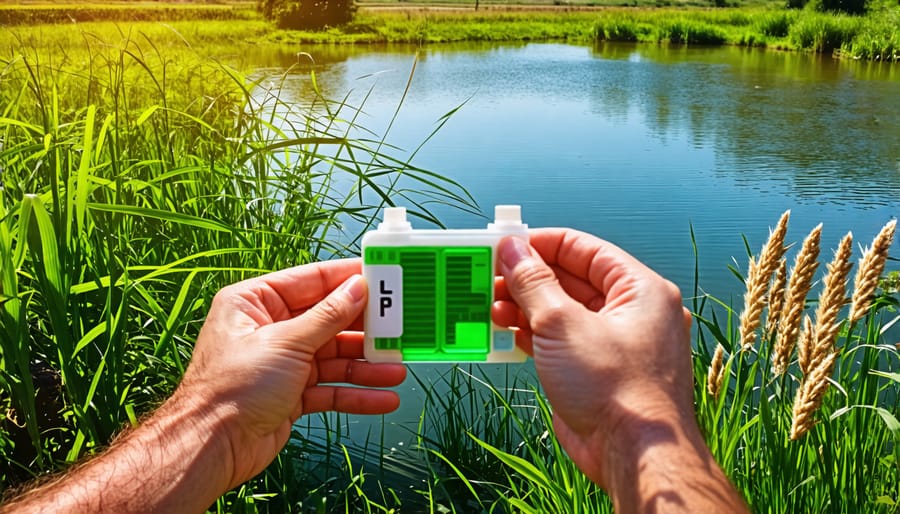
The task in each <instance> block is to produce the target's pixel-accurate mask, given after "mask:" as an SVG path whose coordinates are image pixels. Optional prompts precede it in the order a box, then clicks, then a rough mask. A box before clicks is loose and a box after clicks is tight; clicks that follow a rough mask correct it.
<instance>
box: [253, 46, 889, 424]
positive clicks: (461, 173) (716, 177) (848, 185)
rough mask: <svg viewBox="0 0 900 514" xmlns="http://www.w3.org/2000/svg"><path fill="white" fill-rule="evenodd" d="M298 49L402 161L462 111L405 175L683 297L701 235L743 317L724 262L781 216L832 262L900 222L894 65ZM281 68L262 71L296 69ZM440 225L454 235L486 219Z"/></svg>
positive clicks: (753, 53)
mask: <svg viewBox="0 0 900 514" xmlns="http://www.w3.org/2000/svg"><path fill="white" fill-rule="evenodd" d="M303 50H304V51H306V52H309V53H310V54H311V55H312V56H313V58H314V59H315V60H316V62H317V65H316V70H317V71H316V76H317V80H318V83H319V86H320V87H321V89H322V90H323V91H324V92H325V94H326V95H327V96H330V97H340V96H343V95H344V94H347V92H350V95H349V101H350V103H351V104H356V105H359V104H362V103H364V106H363V110H364V115H363V116H362V118H361V119H360V123H361V124H362V125H364V126H365V127H367V128H369V129H371V130H373V131H375V132H377V133H383V132H384V131H385V130H386V129H387V128H388V127H389V126H390V127H391V129H390V133H389V134H388V136H387V141H388V142H390V143H391V144H393V145H397V146H399V147H401V148H403V149H406V150H407V151H412V150H414V149H415V148H416V147H417V146H418V145H419V144H420V143H422V142H423V140H425V138H426V137H427V136H428V135H429V134H430V133H431V132H432V131H433V130H434V129H435V128H436V124H437V123H438V122H439V120H440V118H441V117H442V116H443V115H444V114H445V113H447V112H449V111H451V110H453V109H455V108H456V107H460V109H459V110H458V111H457V112H455V113H454V114H453V115H452V116H451V117H450V118H449V120H448V121H447V123H446V124H445V125H444V126H443V127H442V128H441V129H440V130H439V131H438V132H437V134H436V135H435V136H434V137H433V138H432V139H431V140H429V141H428V142H427V143H426V144H425V145H424V146H423V147H422V148H421V150H419V151H418V153H417V154H416V156H415V159H414V161H413V162H414V163H415V164H417V165H419V166H421V167H424V168H426V169H430V170H433V171H436V172H439V173H441V174H444V175H446V176H449V177H452V178H453V179H455V180H457V181H459V182H460V183H461V184H462V185H464V186H465V187H466V188H467V189H468V191H469V192H470V193H471V194H472V196H473V197H474V198H475V199H476V200H477V201H478V203H479V205H480V206H481V207H482V209H483V211H484V212H485V213H486V214H487V215H490V214H491V212H492V207H493V205H495V204H499V203H514V204H520V205H522V211H523V217H524V220H525V222H526V223H528V224H530V225H531V226H533V227H545V226H568V227H574V228H578V229H581V230H584V231H587V232H590V233H593V234H596V235H598V236H600V237H602V238H604V239H607V240H609V241H611V242H613V243H615V244H617V245H619V246H621V247H622V248H624V249H625V250H627V251H629V252H631V253H632V254H634V255H635V256H637V257H638V258H639V259H641V260H643V261H644V262H646V263H647V264H649V265H650V266H651V267H653V268H654V269H656V270H657V271H658V272H659V273H661V274H662V275H664V276H666V277H668V278H670V279H671V280H673V281H674V282H676V283H677V284H678V285H679V286H680V287H681V290H682V292H683V294H684V295H685V297H689V296H690V295H692V294H693V291H694V262H695V261H694V259H695V255H694V251H693V249H692V241H691V227H693V231H694V233H695V235H696V242H697V247H698V249H699V274H700V287H701V289H702V291H704V292H707V293H709V294H711V295H713V296H716V297H718V298H721V299H722V300H724V301H725V302H726V303H732V304H734V305H735V306H736V308H737V307H738V306H739V302H740V297H741V295H742V289H741V284H740V282H739V281H738V280H737V279H736V278H735V277H734V275H733V274H732V273H731V272H730V271H729V270H728V265H729V264H733V265H735V266H736V267H738V268H739V269H741V270H742V271H743V270H744V269H745V268H746V262H747V258H746V251H745V247H744V241H743V239H742V235H744V236H746V238H747V241H748V242H749V245H750V247H751V248H752V249H753V251H754V252H756V251H758V249H759V247H760V246H761V244H762V243H763V241H764V240H765V238H766V237H767V235H768V231H769V227H770V226H772V225H773V224H774V223H775V222H776V221H777V219H778V217H779V215H780V214H781V213H782V212H783V211H785V210H787V209H790V210H791V212H792V215H791V225H790V230H789V232H788V237H787V239H788V241H790V242H799V241H801V240H802V239H803V237H804V236H805V235H806V233H807V232H808V231H809V230H810V229H811V228H812V227H813V226H815V225H816V224H818V223H819V222H823V223H824V228H823V233H822V242H823V247H824V248H825V249H826V250H824V251H823V259H830V258H831V249H833V248H834V247H836V245H837V243H838V241H839V239H840V238H841V236H842V235H843V234H844V233H846V232H847V231H850V230H852V231H853V233H854V236H855V237H856V243H857V246H860V245H862V246H867V245H869V244H870V242H871V240H872V238H873V237H874V235H875V234H876V233H877V232H878V230H879V229H880V228H881V227H882V226H883V225H884V224H885V223H886V222H888V221H889V220H891V219H893V218H896V217H897V215H898V214H900V109H898V107H900V68H898V67H897V66H891V65H884V64H880V63H861V62H847V61H837V60H834V59H831V58H825V57H821V56H815V55H805V54H796V53H780V52H776V51H763V50H754V49H741V48H730V47H725V48H684V47H677V46H671V47H667V46H655V45H646V46H636V45H627V44H603V45H600V46H596V47H586V46H571V45H565V44H525V45H512V46H511V45H485V44H482V45H460V46H457V45H453V46H436V47H428V48H427V49H424V50H420V51H419V52H418V58H416V49H415V48H411V47H405V46H401V47H395V46H392V47H378V48H366V49H363V50H360V49H358V48H357V49H340V48H334V47H330V48H328V49H327V50H319V51H317V50H316V49H315V47H312V48H304V49H303ZM271 58H272V57H271V56H268V59H271ZM305 58H306V57H305V56H301V57H300V59H301V60H302V59H305ZM281 59H282V61H280V62H279V64H278V65H276V67H275V68H268V69H267V70H266V72H267V73H268V72H278V73H280V72H281V70H282V69H283V68H279V67H278V66H287V65H289V64H290V63H291V62H292V61H293V62H296V60H297V59H298V58H297V57H296V56H294V55H287V56H281ZM271 63H272V61H270V60H266V64H265V65H266V66H271ZM414 65H415V72H414V73H413V74H412V76H411V78H410V74H411V70H412V68H413V66H414ZM407 83H409V88H408V91H407V92H406V95H405V98H404V97H403V95H404V90H405V89H406V88H407ZM310 87H311V85H310V80H309V74H308V73H307V72H302V73H298V74H296V75H290V76H289V77H288V78H287V82H286V84H285V88H286V90H288V91H291V92H292V94H297V95H300V97H302V95H303V94H307V93H308V92H309V90H310ZM366 95H368V97H367V98H366ZM401 98H403V101H402V105H401V106H400V109H399V113H397V115H396V119H395V120H394V121H393V124H391V119H392V117H393V116H394V115H395V111H397V108H398V104H399V103H400V101H401ZM401 155H402V153H401ZM436 212H437V213H438V214H439V216H440V218H441V219H442V220H443V221H444V222H445V223H446V225H447V226H449V227H453V228H468V227H483V226H484V224H485V223H486V220H485V219H480V218H478V217H476V216H473V215H472V214H467V213H462V212H459V211H456V210H453V209H450V208H444V207H441V206H436ZM418 226H420V227H423V226H424V225H423V224H419V225H418ZM892 254H893V255H894V256H900V241H895V243H894V247H893V251H892ZM858 256H859V250H857V255H856V257H858ZM893 267H894V268H897V267H898V266H896V264H895V265H894V266H893ZM816 290H817V289H816ZM419 369H420V368H416V370H417V372H418V371H419ZM422 369H424V368H422ZM404 387H407V388H410V389H411V388H412V387H413V386H412V385H411V381H408V382H407V385H406V386H404ZM420 409H421V404H420V402H417V401H414V400H413V401H407V402H405V404H404V406H403V407H402V408H401V412H400V413H399V414H397V415H395V416H391V417H388V421H391V422H393V421H396V422H402V423H414V422H415V420H416V418H417V416H418V414H419V410H420ZM398 434H399V433H398ZM398 437H399V435H398Z"/></svg>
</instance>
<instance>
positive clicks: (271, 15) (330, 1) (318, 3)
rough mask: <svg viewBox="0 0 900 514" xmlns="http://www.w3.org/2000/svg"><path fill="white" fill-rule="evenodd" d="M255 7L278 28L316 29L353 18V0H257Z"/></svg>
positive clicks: (354, 8) (341, 23)
mask: <svg viewBox="0 0 900 514" xmlns="http://www.w3.org/2000/svg"><path fill="white" fill-rule="evenodd" d="M257 8H258V9H259V11H260V12H261V13H262V14H263V16H265V18H266V19H267V20H271V21H274V22H275V23H276V24H277V25H278V27H279V28H283V29H301V30H316V29H323V28H327V27H334V26H337V25H343V24H345V23H347V22H349V21H350V20H351V19H352V18H353V13H354V12H355V10H356V6H355V5H354V3H353V0H258V2H257Z"/></svg>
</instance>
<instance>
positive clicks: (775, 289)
mask: <svg viewBox="0 0 900 514" xmlns="http://www.w3.org/2000/svg"><path fill="white" fill-rule="evenodd" d="M786 288H787V260H786V259H781V262H780V263H779V264H778V268H777V269H776V270H775V278H774V279H772V287H770V288H769V309H768V312H769V314H768V316H767V317H766V334H767V335H768V337H769V338H770V339H771V337H772V335H774V334H775V333H776V331H777V330H778V319H779V318H780V316H781V307H782V306H783V305H784V293H785V289H786Z"/></svg>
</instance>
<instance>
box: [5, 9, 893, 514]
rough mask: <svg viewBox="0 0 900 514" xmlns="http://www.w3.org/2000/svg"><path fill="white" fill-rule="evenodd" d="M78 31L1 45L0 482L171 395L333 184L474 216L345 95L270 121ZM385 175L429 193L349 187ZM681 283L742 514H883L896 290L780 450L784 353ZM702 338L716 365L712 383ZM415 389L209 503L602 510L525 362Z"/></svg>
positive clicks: (165, 51)
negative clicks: (204, 342) (363, 133)
mask: <svg viewBox="0 0 900 514" xmlns="http://www.w3.org/2000/svg"><path fill="white" fill-rule="evenodd" d="M783 25H784V24H783V23H781V22H777V21H776V22H773V23H772V25H771V28H770V29H769V30H771V31H773V32H779V33H781V32H783ZM83 37H84V41H85V43H83V44H82V45H71V44H70V45H67V46H61V45H59V44H52V45H50V46H49V47H48V48H42V49H37V48H34V47H32V48H28V45H29V43H27V42H24V40H23V43H22V47H21V48H18V50H17V52H16V53H17V54H18V55H2V56H0V70H2V71H0V85H2V87H0V100H2V102H0V105H2V106H3V107H2V109H3V111H2V115H0V140H2V142H3V146H2V147H0V163H2V167H3V183H2V190H0V291H2V298H0V333H2V334H3V338H2V339H0V341H2V347H0V349H2V359H0V391H2V392H0V409H2V410H0V412H3V413H4V418H3V419H2V420H0V427H2V435H0V455H2V457H3V458H2V459H0V462H2V463H4V464H5V465H4V467H3V468H0V479H2V482H3V484H4V486H6V485H9V484H11V483H15V482H18V481H20V480H23V479H25V478H27V477H28V476H30V475H31V474H36V473H43V472H45V471H50V470H53V469H58V468H60V467H63V466H65V464H66V463H67V462H69V461H71V460H74V459H75V458H77V457H78V456H81V455H83V454H85V453H90V452H93V451H94V450H96V449H98V448H100V447H102V446H103V445H105V444H106V442H107V441H108V440H109V438H110V437H111V436H112V435H113V434H114V433H115V432H116V431H117V430H118V429H119V427H120V426H121V425H122V424H124V423H128V422H134V420H135V419H136V417H137V415H138V414H139V413H140V412H142V411H144V410H147V409H149V408H150V407H152V405H153V404H154V402H156V401H158V399H159V398H161V397H162V396H164V395H165V394H166V393H167V392H168V391H170V390H171V388H172V387H173V386H174V384H175V383H176V382H177V381H178V379H179V377H180V375H181V373H182V372H183V370H184V366H185V365H186V362H187V360H188V358H189V354H190V348H191V345H192V342H193V341H194V338H195V337H196V332H197V329H198V328H199V320H200V319H201V318H202V316H203V314H204V312H205V311H206V309H207V308H208V306H209V301H210V299H211V296H212V294H213V292H214V291H215V290H216V289H217V288H218V287H219V286H221V285H222V284H225V283H228V282H231V281H234V280H237V279H239V278H241V277H243V276H247V275H251V274H257V273H260V272H262V271H265V270H268V269H275V268H282V267H286V266H289V265H292V264H296V263H300V262H307V261H309V260H313V259H316V258H319V257H321V256H325V255H331V254H335V253H341V252H344V251H348V250H349V249H345V248H336V247H334V246H333V243H332V242H333V241H334V240H335V239H336V238H335V234H336V232H335V231H336V230H338V229H339V228H338V227H339V222H340V218H341V217H342V216H351V217H356V218H359V219H363V220H365V219H368V217H369V216H371V215H372V214H374V209H373V206H366V205H357V204H355V203H354V202H353V199H354V198H355V195H352V193H353V192H354V191H350V193H351V194H349V195H348V192H347V191H340V190H337V189H335V188H333V187H331V186H332V184H333V180H335V179H337V178H338V177H342V176H343V177H349V178H350V179H351V181H352V182H355V183H356V184H357V187H360V188H369V190H370V191H371V192H374V193H375V195H374V196H375V197H379V196H381V197H392V198H396V199H397V201H398V202H401V203H404V204H406V205H411V203H412V202H420V203H421V204H422V205H421V209H419V210H420V211H421V212H422V214H423V215H424V216H427V204H425V203H423V202H428V201H441V202H447V203H451V204H453V205H456V206H460V207H462V208H470V207H471V205H470V203H469V200H468V198H467V196H466V194H465V192H464V191H463V190H462V189H461V188H459V187H458V186H457V185H456V184H454V183H452V182H449V181H446V180H443V179H441V178H440V177H437V176H434V175H431V174H427V173H426V172H425V171H424V170H418V169H417V168H415V167H414V166H412V165H410V164H409V163H407V162H405V161H404V160H403V159H398V158H395V157H392V156H390V155H385V154H384V153H381V152H379V151H375V150H373V149H372V148H373V146H375V145H377V143H378V141H375V142H368V143H367V142H363V141H359V140H355V139H353V137H352V134H351V133H350V124H353V123H354V120H355V115H356V113H357V111H356V110H355V109H353V108H351V107H350V106H347V105H345V104H342V103H329V102H326V101H325V99H324V98H321V96H316V97H315V98H314V100H315V102H314V107H316V108H313V109H312V110H309V111H303V112H299V113H298V112H296V111H293V115H296V116H295V117H294V116H293V115H292V116H291V117H288V116H284V115H276V114H274V113H276V112H285V111H288V112H290V111H291V109H295V107H294V106H292V105H289V104H288V103H287V102H286V101H285V100H284V99H282V98H280V97H279V96H278V93H277V89H272V90H270V91H269V92H268V93H271V94H261V92H260V89H261V88H263V85H262V84H255V83H251V82H249V81H248V80H247V79H246V78H245V77H243V76H241V75H240V74H239V73H237V72H235V71H233V70H230V69H228V68H226V67H224V66H221V65H218V64H214V63H211V62H210V61H208V60H205V59H202V58H198V57H197V55H196V53H195V52H194V51H192V50H190V49H188V48H187V47H186V46H185V45H184V44H183V43H181V44H175V43H174V42H173V41H176V40H177V38H175V39H174V40H173V41H168V42H165V43H163V41H161V40H159V39H154V38H153V37H148V38H146V39H135V38H127V37H125V38H124V41H123V42H122V43H121V44H120V43H115V41H116V40H118V39H120V38H122V36H121V35H120V34H118V33H116V32H113V33H110V34H107V35H106V36H103V35H96V34H95V35H90V34H87V33H85V34H84V35H83ZM104 38H105V39H104ZM34 41H36V40H34ZM138 41H140V43H138ZM35 44H37V43H36V42H35ZM59 48H65V52H66V53H64V54H56V53H54V52H56V51H57V49H59ZM21 54H24V55H21ZM176 63H177V64H176ZM259 99H265V101H266V102H268V103H261V102H262V101H263V100H259ZM339 120H347V121H339ZM383 148H389V147H388V146H384V147H383ZM350 151H352V152H353V153H354V154H353V156H352V158H351V157H350V156H349V152H350ZM399 170H403V172H404V175H406V176H409V177H410V178H412V179H416V178H420V179H423V180H425V181H427V183H426V182H421V183H420V184H419V186H418V187H420V188H421V189H420V190H396V189H395V190H386V189H385V186H384V185H383V184H385V183H386V182H381V181H375V182H368V179H369V178H370V177H373V176H380V177H382V178H383V179H384V180H390V179H391V178H392V177H393V176H395V175H396V173H397V172H398V171H399ZM695 296H696V301H695V303H694V305H693V307H694V308H693V310H694V312H695V314H696V316H697V320H698V323H699V325H700V330H699V332H698V340H697V344H696V345H695V346H696V348H697V350H696V355H695V356H694V357H695V358H694V362H695V374H696V378H697V386H696V392H695V398H696V401H697V405H698V418H699V421H700V423H701V426H702V427H703V428H704V430H705V433H706V435H707V440H708V442H709V444H710V446H711V447H712V450H713V452H714V454H715V456H716V458H717V460H718V461H719V462H720V463H722V465H723V467H724V468H725V470H726V472H727V473H728V474H729V476H730V477H731V478H732V480H733V481H734V482H735V483H736V485H737V486H738V487H739V489H741V491H742V492H743V493H744V494H745V495H746V496H747V497H748V498H749V499H750V501H751V503H752V504H753V506H754V508H755V509H756V510H758V511H761V512H762V511H766V512H801V511H813V512H819V511H825V510H828V511H833V512H862V511H865V512H895V511H896V506H897V502H898V501H900V490H898V484H900V427H898V425H897V421H896V418H895V417H894V416H895V414H893V413H896V412H898V406H900V405H898V401H900V399H898V394H897V392H898V386H897V380H898V377H897V367H898V351H897V349H896V348H894V347H893V346H891V345H889V344H885V343H884V341H883V340H882V339H881V330H882V327H884V326H886V325H887V324H889V323H891V322H892V320H893V321H895V320H896V316H897V315H896V308H897V306H898V302H897V298H896V295H894V296H891V295H888V294H885V295H882V296H880V297H879V298H878V299H877V301H876V303H875V305H874V307H873V308H872V309H871V310H870V311H869V313H868V315H867V316H865V317H864V318H862V320H861V321H859V322H857V323H855V324H854V323H843V324H842V325H841V332H840V334H839V337H838V347H840V348H841V353H840V357H839V359H838V362H837V366H836V370H835V372H834V374H833V376H832V380H833V384H832V386H831V387H830V388H829V390H828V394H827V396H826V397H825V400H824V402H823V404H822V406H821V407H820V408H819V409H818V410H817V411H816V413H815V418H814V419H815V420H816V421H817V423H816V424H815V425H814V426H813V427H812V429H811V431H810V432H809V433H808V434H806V435H805V436H804V437H803V438H800V439H799V440H797V441H789V440H788V434H789V429H790V425H791V419H792V416H793V412H792V408H791V406H792V404H793V399H794V394H795V392H796V391H797V389H798V385H799V383H801V380H802V377H803V375H802V374H801V373H800V372H799V370H798V369H797V365H796V364H791V365H790V367H789V368H788V373H786V374H783V375H779V376H776V375H775V374H774V372H773V371H772V369H771V366H770V364H769V362H770V360H771V359H770V354H771V351H772V350H771V345H770V344H760V345H759V346H757V347H756V348H755V349H752V350H750V351H747V352H741V351H740V350H739V343H738V334H737V333H736V332H737V331H736V329H735V328H734V324H735V322H734V321H733V320H734V319H735V318H736V315H735V313H734V312H733V311H732V310H731V309H730V308H728V307H726V306H723V305H719V306H718V308H716V309H713V308H712V306H713V305H715V304H716V303H717V302H716V301H715V300H714V299H712V298H707V297H703V296H701V295H699V294H697V295H695ZM770 336H771V333H767V337H769V338H770ZM716 344H720V345H722V347H723V349H724V350H725V353H728V354H729V358H727V359H724V360H723V363H724V365H723V366H722V367H720V368H717V369H720V370H723V371H722V372H721V375H717V376H721V377H722V378H721V381H717V382H716V383H717V384H718V385H717V389H716V391H715V394H712V393H710V392H709V391H708V390H707V386H706V384H707V372H708V369H709V367H710V366H711V364H712V363H713V361H714V359H713V354H712V352H711V351H710V349H711V347H713V346H715V345H716ZM713 367H714V369H716V367H715V366H713ZM413 379H415V380H418V382H419V384H420V386H421V388H422V389H423V390H424V391H425V392H424V405H423V411H422V414H421V418H420V423H419V426H418V429H417V430H416V443H417V444H416V446H417V448H414V449H411V450H408V451H391V450H389V449H388V448H385V445H384V441H383V439H380V438H378V439H376V438H374V437H373V438H372V439H370V440H369V442H368V444H363V445H344V441H346V440H347V439H346V437H345V436H346V432H345V429H344V428H343V423H344V421H345V418H343V417H341V416H327V417H325V418H324V419H325V426H324V428H309V429H308V430H303V429H302V428H300V429H298V432H297V433H296V434H295V437H294V439H293V441H292V443H291V444H290V445H289V446H288V447H287V448H286V449H285V451H284V452H283V453H282V454H281V455H280V456H279V458H278V459H277V460H276V461H275V462H274V463H273V464H272V465H271V466H270V467H269V468H268V469H267V470H266V471H265V472H264V473H263V474H261V475H260V476H259V477H257V478H256V479H254V480H252V481H250V482H248V483H247V484H245V485H244V486H242V487H240V488H239V489H237V490H235V491H232V492H229V493H228V494H227V495H225V496H224V497H223V498H222V499H220V500H219V502H218V503H217V504H216V505H215V506H214V508H215V509H217V510H219V511H222V512H254V511H271V512H286V511H303V512H345V511H349V512H388V511H390V509H401V510H403V511H426V512H484V511H491V510H492V509H493V511H494V512H501V511H502V512H518V511H524V512H609V511H610V510H611V507H610V505H609V502H608V500H607V499H606V498H605V496H604V495H603V494H602V492H600V491H599V489H598V488H597V487H596V486H594V485H593V484H591V483H589V482H588V481H587V480H586V479H585V477H584V476H583V475H582V474H581V473H580V472H578V470H577V469H576V468H575V467H574V465H573V464H572V463H571V461H570V460H569V459H568V458H567V457H566V456H565V453H564V452H563V450H562V449H561V448H560V447H559V445H558V443H557V442H556V439H555V438H554V437H553V429H552V424H551V422H550V418H551V413H550V410H549V406H548V405H547V403H546V402H545V401H544V399H543V397H542V395H541V393H540V392H539V391H536V390H534V389H533V387H534V381H533V380H531V379H530V378H529V377H528V376H525V375H523V376H515V377H510V378H509V379H507V380H506V381H505V382H504V383H502V384H501V383H497V382H494V383H492V382H491V381H489V380H487V379H486V378H485V377H484V376H483V375H482V374H480V373H479V371H478V370H477V368H474V369H473V368H469V369H454V370H451V371H449V372H447V373H446V374H443V375H441V376H439V377H437V378H433V377H432V378H426V377H424V376H422V375H421V374H419V375H418V376H414V377H413ZM37 387H40V388H41V389H42V392H43V393H44V394H38V395H36V394H35V389H36V388H37ZM599 393H600V394H602V392H599ZM57 411H59V412H60V413H61V414H62V416H55V415H54V414H55V413H56V412H57Z"/></svg>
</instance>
